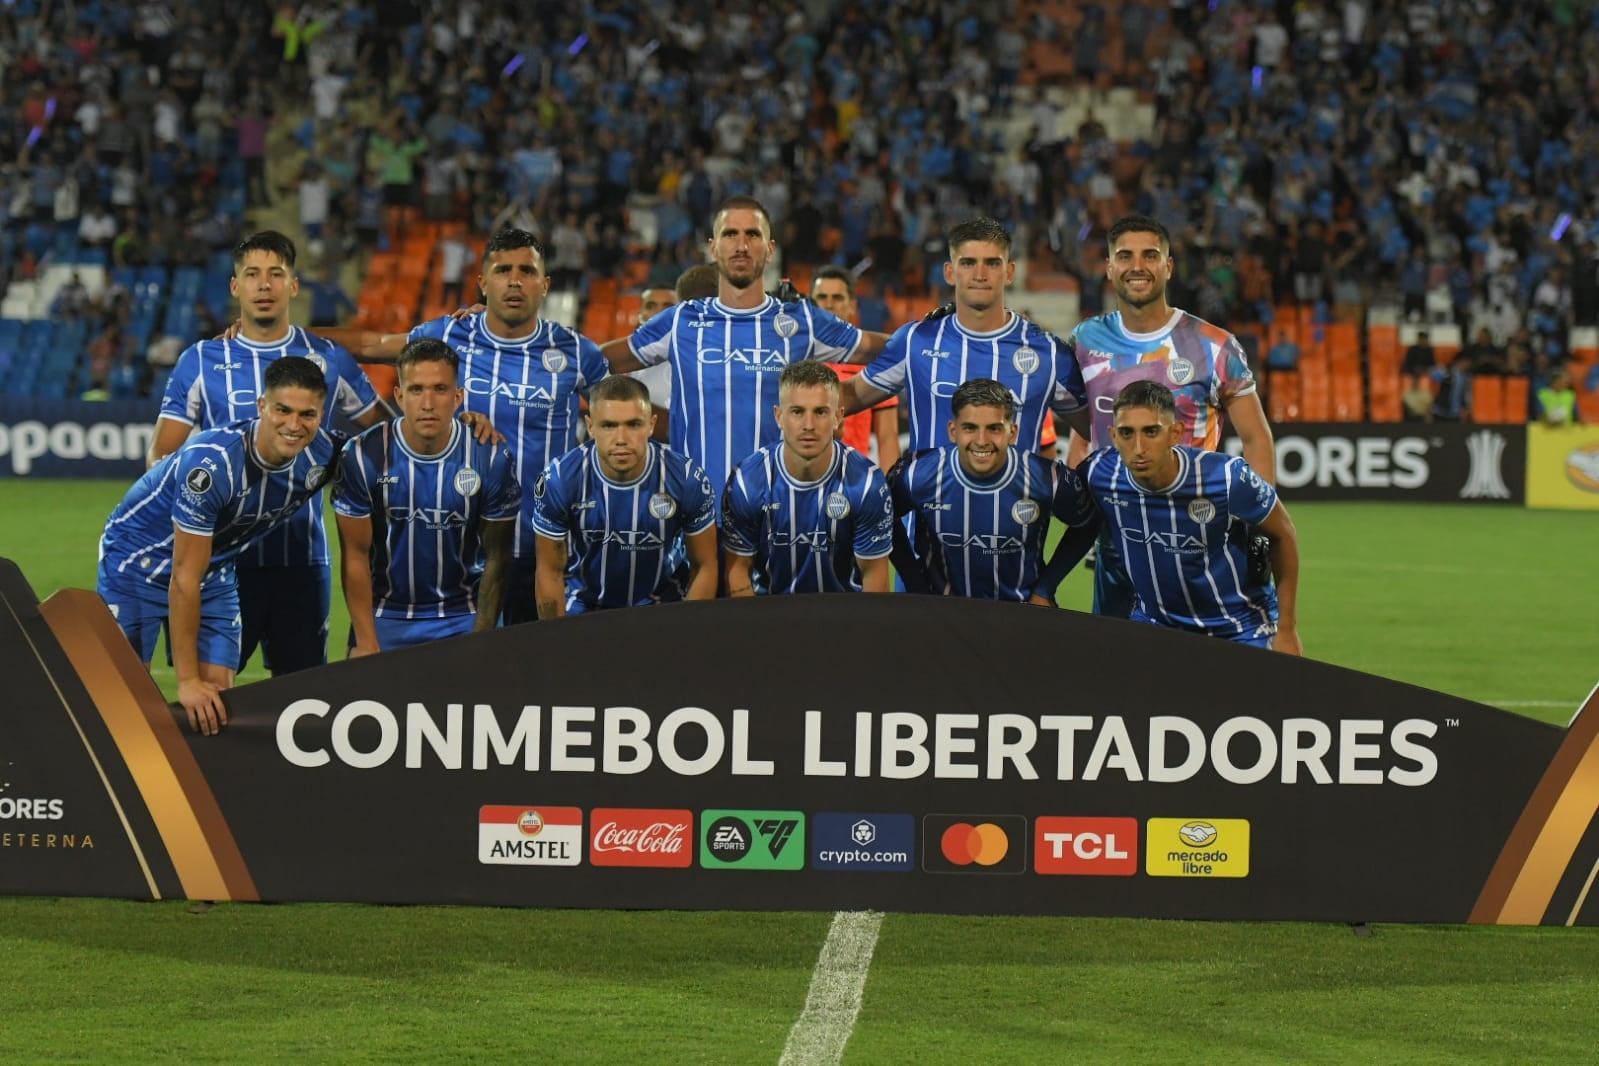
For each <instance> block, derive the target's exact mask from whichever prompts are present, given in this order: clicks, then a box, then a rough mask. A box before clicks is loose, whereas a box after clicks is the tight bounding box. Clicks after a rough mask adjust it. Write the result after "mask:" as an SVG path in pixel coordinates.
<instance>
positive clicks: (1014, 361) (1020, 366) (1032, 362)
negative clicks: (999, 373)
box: [1010, 345, 1038, 374]
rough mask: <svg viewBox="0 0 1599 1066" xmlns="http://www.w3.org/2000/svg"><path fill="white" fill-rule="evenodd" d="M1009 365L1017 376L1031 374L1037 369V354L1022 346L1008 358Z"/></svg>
mask: <svg viewBox="0 0 1599 1066" xmlns="http://www.w3.org/2000/svg"><path fill="white" fill-rule="evenodd" d="M1010 365H1011V366H1013V367H1015V368H1016V373H1018V374H1031V373H1032V372H1033V371H1035V370H1037V369H1038V353H1037V352H1035V351H1033V350H1032V349H1031V348H1028V347H1026V346H1025V345H1024V346H1022V347H1020V348H1018V349H1016V351H1015V353H1014V354H1013V355H1012V356H1011V357H1010Z"/></svg>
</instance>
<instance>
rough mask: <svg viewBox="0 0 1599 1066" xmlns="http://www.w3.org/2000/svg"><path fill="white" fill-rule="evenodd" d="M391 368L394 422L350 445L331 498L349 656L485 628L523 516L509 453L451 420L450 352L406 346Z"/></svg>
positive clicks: (454, 391) (456, 401)
mask: <svg viewBox="0 0 1599 1066" xmlns="http://www.w3.org/2000/svg"><path fill="white" fill-rule="evenodd" d="M397 365H398V369H399V384H398V385H397V386H396V387H395V390H394V391H395V396H394V398H395V400H396V402H398V404H399V406H400V417H399V418H397V419H395V420H394V421H393V422H387V423H384V424H383V425H380V426H374V427H372V428H371V429H369V430H367V431H366V432H365V433H363V434H361V435H360V436H359V437H357V438H356V439H354V440H352V441H351V442H350V443H349V444H348V445H347V446H346V447H345V450H344V455H343V457H342V458H341V459H340V460H339V479H338V482H337V483H336V484H335V486H334V491H333V510H334V511H335V512H336V513H337V514H338V523H339V544H340V547H341V550H342V562H343V565H342V567H341V574H342V576H343V583H344V602H345V603H346V604H347V605H348V606H349V608H350V626H351V628H352V629H353V630H354V632H355V645H354V647H353V648H352V649H351V651H350V657H351V658H352V659H353V658H356V657H358V656H362V655H374V654H376V653H377V652H379V651H393V650H394V649H395V648H405V647H409V646H411V645H413V644H422V643H426V642H427V641H430V640H442V639H443V638H445V637H453V636H458V635H460V634H462V633H470V632H474V631H476V632H481V631H483V630H486V629H492V628H493V627H494V622H495V619H496V617H497V616H498V612H497V611H496V610H495V609H494V606H493V605H497V604H498V603H499V602H500V599H501V597H502V595H503V593H504V585H505V579H506V575H507V573H508V572H509V570H510V566H511V539H512V537H513V536H514V534H515V532H516V520H517V518H518V517H519V515H520V514H521V504H522V491H521V489H520V488H519V487H518V485H517V483H516V478H515V477H514V476H513V475H512V473H511V456H510V453H509V452H507V451H506V450H505V448H504V447H503V446H501V445H496V444H479V443H478V442H477V441H475V440H473V439H472V435H471V433H469V432H468V431H467V429H466V427H465V426H463V425H462V424H461V422H460V421H459V420H458V419H456V417H455V412H456V410H457V409H458V408H459V407H460V406H461V387H460V377H459V375H460V368H461V363H460V359H459V358H458V357H457V356H456V354H455V352H454V351H452V350H451V349H450V346H449V345H447V344H445V343H444V342H443V341H436V340H432V339H423V340H417V341H412V342H411V343H410V344H407V345H406V346H405V348H404V350H403V351H401V352H400V358H399V360H398V361H397ZM483 604H489V605H491V606H490V607H489V608H488V609H487V610H481V609H480V607H481V605H483Z"/></svg>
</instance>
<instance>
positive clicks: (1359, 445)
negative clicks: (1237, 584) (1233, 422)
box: [1223, 422, 1527, 506]
mask: <svg viewBox="0 0 1599 1066" xmlns="http://www.w3.org/2000/svg"><path fill="white" fill-rule="evenodd" d="M1272 432H1273V434H1274V436H1275V438H1276V448H1277V487H1278V489H1280V490H1281V491H1282V495H1283V499H1284V500H1286V501H1287V502H1288V503H1289V505H1290V506H1292V504H1293V501H1295V500H1421V501H1429V502H1434V503H1513V504H1521V503H1524V502H1526V498H1527V427H1525V426H1498V425H1495V426H1475V425H1470V424H1463V423H1459V422H1433V423H1428V424H1422V423H1411V422H1379V423H1358V422H1326V423H1321V422H1283V423H1280V424H1278V425H1276V426H1274V427H1272ZM1223 444H1224V447H1225V449H1226V450H1227V451H1228V452H1230V453H1231V454H1233V455H1241V454H1243V444H1242V442H1241V441H1240V440H1239V439H1238V438H1237V437H1236V436H1231V435H1229V436H1228V437H1227V439H1226V440H1225V441H1224V442H1223Z"/></svg>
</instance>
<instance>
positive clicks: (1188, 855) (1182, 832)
mask: <svg viewBox="0 0 1599 1066" xmlns="http://www.w3.org/2000/svg"><path fill="white" fill-rule="evenodd" d="M1144 872H1145V873H1147V874H1148V875H1149V876H1150V877H1248V876H1249V820H1248V819H1247V818H1151V819H1149V821H1148V822H1146V823H1145V826H1144Z"/></svg>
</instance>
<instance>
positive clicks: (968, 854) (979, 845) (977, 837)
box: [939, 822, 1010, 866]
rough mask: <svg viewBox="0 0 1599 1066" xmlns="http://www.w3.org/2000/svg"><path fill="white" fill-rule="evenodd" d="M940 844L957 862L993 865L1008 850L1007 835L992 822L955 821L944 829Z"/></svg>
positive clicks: (948, 856)
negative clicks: (975, 823) (974, 823)
mask: <svg viewBox="0 0 1599 1066" xmlns="http://www.w3.org/2000/svg"><path fill="white" fill-rule="evenodd" d="M939 847H940V849H941V850H942V851H943V852H944V858H946V859H948V860H949V861H950V862H951V863H953V864H955V865H956V866H970V865H971V864H972V863H976V864H977V865H979V866H994V865H997V864H998V863H1000V862H1002V861H1003V860H1004V858H1005V856H1006V855H1007V854H1008V853H1009V852H1010V837H1009V836H1007V835H1006V833H1005V830H1003V829H1001V828H1000V827H999V826H997V825H995V824H994V823H993V822H982V823H979V824H978V825H972V824H971V823H969V822H956V823H955V824H954V825H952V826H950V827H949V828H948V829H946V830H944V835H943V836H942V837H941V838H939Z"/></svg>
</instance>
